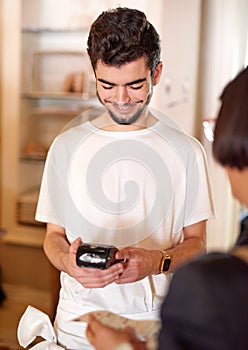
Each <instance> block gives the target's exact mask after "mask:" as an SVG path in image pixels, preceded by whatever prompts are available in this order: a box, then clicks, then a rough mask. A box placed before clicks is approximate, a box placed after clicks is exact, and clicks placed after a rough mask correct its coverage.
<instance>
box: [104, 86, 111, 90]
mask: <svg viewBox="0 0 248 350" xmlns="http://www.w3.org/2000/svg"><path fill="white" fill-rule="evenodd" d="M102 88H103V89H104V90H111V89H112V88H113V86H111V85H102Z"/></svg>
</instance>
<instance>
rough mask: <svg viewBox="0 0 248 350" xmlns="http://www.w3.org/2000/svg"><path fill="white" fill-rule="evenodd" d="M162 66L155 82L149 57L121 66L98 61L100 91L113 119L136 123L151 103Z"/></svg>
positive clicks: (98, 90)
mask: <svg viewBox="0 0 248 350" xmlns="http://www.w3.org/2000/svg"><path fill="white" fill-rule="evenodd" d="M161 70H162V66H161V67H160V68H157V69H156V71H155V74H154V79H153V81H152V78H151V71H150V70H149V69H148V68H147V66H146V63H145V58H144V57H142V58H139V59H137V60H136V61H133V62H130V63H127V64H125V65H123V66H121V67H113V66H107V65H105V64H103V63H102V62H101V61H98V63H97V66H96V70H95V75H96V84H97V94H98V98H99V100H100V102H101V103H102V104H103V105H104V106H105V107H106V108H107V110H108V112H109V114H110V116H111V118H112V119H113V120H114V121H115V122H116V123H118V124H133V123H135V122H136V120H137V119H138V118H139V117H140V115H141V114H142V112H143V110H144V109H145V107H146V106H147V105H148V104H149V102H150V99H151V96H152V91H153V85H156V84H157V82H158V81H159V77H160V74H161Z"/></svg>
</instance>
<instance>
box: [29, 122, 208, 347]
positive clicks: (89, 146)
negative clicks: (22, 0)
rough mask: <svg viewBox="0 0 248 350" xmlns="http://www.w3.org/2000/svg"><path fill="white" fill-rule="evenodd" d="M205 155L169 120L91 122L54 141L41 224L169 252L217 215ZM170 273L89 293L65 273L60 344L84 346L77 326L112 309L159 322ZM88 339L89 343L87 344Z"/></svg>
mask: <svg viewBox="0 0 248 350" xmlns="http://www.w3.org/2000/svg"><path fill="white" fill-rule="evenodd" d="M213 211H214V209H213V203H212V197H211V191H210V185H209V178H208V171H207V165H206V158H205V153H204V151H203V148H202V146H201V145H200V143H199V142H198V141H197V140H195V139H194V138H192V137H190V136H187V135H185V134H184V133H182V132H181V131H179V130H176V129H175V128H172V127H170V126H168V125H165V124H163V123H162V122H158V123H156V125H155V126H154V127H152V128H149V129H143V130H139V131H132V132H107V131H102V130H98V129H96V128H94V127H93V126H92V124H91V123H90V122H86V123H84V124H81V125H79V126H75V127H73V128H71V129H69V130H67V131H65V132H64V133H62V134H61V135H59V136H58V137H57V138H56V140H55V141H54V143H53V145H52V147H51V149H50V151H49V154H48V158H47V162H46V166H45V171H44V175H43V180H42V186H41V191H40V198H39V202H38V208H37V213H36V219H37V220H38V221H43V222H50V223H54V224H57V225H60V226H62V227H64V228H65V230H66V235H67V238H68V240H69V241H70V242H72V241H73V240H74V239H76V238H77V237H81V238H82V240H83V241H84V242H90V243H103V244H113V245H115V246H116V247H118V248H122V247H125V246H137V247H142V248H148V249H169V248H172V247H173V246H175V245H177V244H178V243H179V242H180V241H182V239H183V227H185V226H188V225H191V224H194V223H196V222H199V221H201V220H205V219H208V218H209V217H211V216H213ZM169 280H170V275H169V274H167V275H156V276H149V277H147V278H144V279H143V280H141V281H138V282H136V283H132V284H126V285H116V284H114V283H113V284H111V285H108V286H106V287H105V288H102V289H86V288H84V287H83V286H82V285H80V284H79V283H78V282H77V281H76V280H74V279H73V278H71V277H70V276H68V275H67V274H66V273H63V272H62V273H61V292H60V300H59V305H58V309H57V317H56V327H57V332H58V340H59V343H60V344H64V345H66V346H67V347H69V348H71V349H82V348H84V347H83V344H85V349H86V348H87V346H88V345H87V344H88V342H87V341H86V340H83V334H84V331H85V324H82V323H81V324H80V323H78V324H76V325H75V323H74V322H71V320H72V319H74V318H75V317H77V316H79V315H81V314H84V313H86V312H90V311H93V310H99V309H106V310H109V311H112V312H116V313H119V314H121V315H123V316H126V317H129V318H135V319H142V318H143V319H149V318H158V317H159V315H158V310H159V307H160V303H161V301H162V300H163V298H164V295H165V294H166V290H167V288H168V282H169ZM84 342H85V343H84Z"/></svg>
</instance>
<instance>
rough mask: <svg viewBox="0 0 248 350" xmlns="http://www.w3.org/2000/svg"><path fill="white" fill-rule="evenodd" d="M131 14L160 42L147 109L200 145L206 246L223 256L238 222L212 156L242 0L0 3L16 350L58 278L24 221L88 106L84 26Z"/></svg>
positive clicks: (243, 51)
mask: <svg viewBox="0 0 248 350" xmlns="http://www.w3.org/2000/svg"><path fill="white" fill-rule="evenodd" d="M119 5H120V6H127V7H133V8H137V9H140V10H142V11H144V12H145V13H146V14H147V17H148V19H149V20H150V22H152V23H153V24H154V26H155V27H156V28H157V30H158V32H159V34H160V36H161V40H162V42H161V43H162V60H163V62H164V72H163V76H162V80H161V83H160V84H159V85H158V86H156V87H155V89H154V97H153V99H152V104H151V105H152V107H154V108H155V109H158V110H160V111H161V112H163V113H165V114H167V115H168V116H170V117H171V118H173V119H174V120H175V121H176V122H177V123H178V124H179V125H180V126H181V128H182V129H184V130H185V132H187V133H189V134H191V135H193V136H195V137H196V138H198V139H199V140H200V141H201V142H202V144H203V145H204V147H205V150H206V153H207V157H208V162H209V168H210V174H211V178H212V185H213V191H214V200H215V207H216V218H215V219H213V220H210V222H209V223H208V228H207V229H208V241H207V244H208V250H209V251H210V250H214V249H218V250H227V249H228V248H229V247H230V246H231V245H232V244H233V242H234V241H235V239H236V237H237V235H238V234H239V232H240V226H241V223H243V222H244V221H243V220H244V218H246V216H247V211H246V208H243V207H241V206H240V204H239V203H237V202H236V201H235V200H234V199H233V198H232V195H231V192H230V188H229V184H228V181H227V179H226V175H225V173H224V171H223V169H222V168H220V167H219V166H218V165H217V164H216V163H215V162H214V160H213V158H212V150H211V147H212V143H211V141H212V128H213V127H214V119H215V117H216V115H217V113H218V108H219V96H220V93H221V91H222V89H223V87H224V86H225V85H226V83H227V82H228V81H229V80H231V79H232V78H233V77H234V76H235V75H236V74H237V73H238V72H239V71H240V70H241V69H242V68H244V67H245V66H247V64H248V21H247V13H248V0H154V1H153V2H151V1H149V0H129V1H128V0H119V1H118V2H117V1H115V0H98V1H97V0H35V1H34V0H0V154H1V163H0V228H1V229H0V269H1V270H0V271H1V274H0V278H1V280H0V281H1V287H2V294H1V293H0V303H1V305H0V345H2V347H3V348H4V347H5V348H6V349H7V348H11V349H17V348H18V344H17V340H16V327H17V324H18V321H19V318H20V316H21V314H22V313H23V312H24V310H25V309H26V307H27V305H29V304H30V305H32V306H35V307H38V308H39V309H41V310H42V311H44V312H46V313H48V314H49V316H50V317H51V319H53V318H54V312H55V306H56V302H57V293H58V288H59V278H58V272H57V271H56V270H55V269H54V268H53V267H52V266H51V265H50V264H49V262H48V261H47V259H46V257H45V256H44V253H43V250H42V241H43V238H44V232H45V228H44V226H42V225H40V224H38V223H37V222H35V220H34V212H35V207H36V201H37V196H38V191H39V185H40V181H41V176H42V171H43V167H44V160H45V158H46V153H47V150H48V148H49V146H50V144H51V142H52V140H53V138H54V137H55V136H56V135H57V134H58V133H59V131H60V130H61V129H62V128H63V126H64V125H65V124H66V123H68V122H69V121H70V120H71V119H72V118H73V117H74V116H76V115H78V114H80V113H82V112H84V111H86V110H87V109H89V108H93V107H95V106H97V105H98V101H97V98H96V96H95V84H94V77H93V74H92V70H91V67H90V64H89V61H88V57H87V55H86V50H85V48H86V40H87V34H88V30H89V26H90V24H91V22H92V21H93V20H94V19H95V18H96V17H97V16H98V15H99V14H100V13H101V12H102V11H103V10H106V9H108V8H112V7H116V6H119ZM4 296H5V297H6V298H5V299H4Z"/></svg>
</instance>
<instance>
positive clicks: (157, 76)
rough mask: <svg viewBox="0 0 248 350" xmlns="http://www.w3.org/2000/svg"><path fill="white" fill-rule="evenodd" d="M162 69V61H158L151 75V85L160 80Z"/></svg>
mask: <svg viewBox="0 0 248 350" xmlns="http://www.w3.org/2000/svg"><path fill="white" fill-rule="evenodd" d="M162 70H163V62H162V61H160V62H158V64H157V67H156V69H155V72H154V77H153V85H154V86H155V85H157V84H158V83H159V81H160V78H161V75H162Z"/></svg>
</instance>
